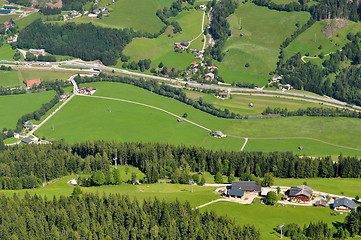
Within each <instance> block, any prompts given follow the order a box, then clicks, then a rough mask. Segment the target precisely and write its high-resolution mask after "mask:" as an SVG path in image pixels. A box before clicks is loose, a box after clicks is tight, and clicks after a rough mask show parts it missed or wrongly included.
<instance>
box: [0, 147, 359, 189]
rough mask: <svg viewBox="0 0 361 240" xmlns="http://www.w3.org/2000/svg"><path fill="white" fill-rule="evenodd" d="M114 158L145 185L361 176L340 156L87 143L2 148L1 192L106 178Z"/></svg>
mask: <svg viewBox="0 0 361 240" xmlns="http://www.w3.org/2000/svg"><path fill="white" fill-rule="evenodd" d="M113 158H117V159H118V160H117V161H118V165H124V164H128V165H131V166H134V167H137V168H139V170H140V171H142V172H143V173H144V174H145V175H146V178H147V179H148V182H149V183H153V182H157V181H158V179H160V178H168V179H171V180H172V181H173V182H174V183H188V181H189V180H191V179H193V180H197V179H196V177H195V176H192V175H190V173H191V172H201V171H202V172H204V171H207V172H210V173H211V174H213V175H217V174H218V175H227V176H233V177H239V178H241V179H246V180H257V177H259V178H261V177H265V176H266V175H267V174H268V173H272V175H273V176H275V177H281V178H313V177H321V178H329V177H343V178H359V177H360V172H361V162H360V159H359V158H357V157H344V156H342V155H340V156H339V159H338V161H337V162H334V161H332V159H331V157H320V158H309V157H299V156H297V155H294V154H292V153H291V152H287V153H280V152H274V153H261V152H234V151H232V152H226V151H213V150H210V149H205V148H202V147H198V146H184V145H179V146H175V145H169V144H162V143H126V142H123V143H120V142H119V143H118V142H111V141H87V142H82V143H75V144H68V143H65V142H54V143H53V144H49V145H24V146H8V147H6V146H4V144H0V178H1V179H2V181H0V183H1V184H2V185H0V189H22V188H26V187H27V185H26V184H24V183H23V182H24V181H23V179H21V178H22V177H30V178H32V179H34V180H36V182H37V183H38V184H39V183H42V182H46V181H49V180H53V179H55V178H59V177H62V176H66V175H69V174H72V173H74V174H78V173H86V174H92V173H93V172H96V171H100V172H102V173H103V174H104V173H107V172H108V171H109V169H110V166H111V165H112V163H113ZM104 176H105V174H104ZM113 178H114V175H113ZM4 179H5V180H7V183H6V184H4V183H3V182H4V181H3V180H4ZM197 181H201V179H198V180H197ZM10 182H11V183H10ZM33 187H36V186H33Z"/></svg>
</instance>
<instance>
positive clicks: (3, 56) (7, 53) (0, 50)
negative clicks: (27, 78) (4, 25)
mask: <svg viewBox="0 0 361 240" xmlns="http://www.w3.org/2000/svg"><path fill="white" fill-rule="evenodd" d="M15 52H16V51H15V50H13V49H12V48H11V46H10V44H7V43H6V42H5V41H4V44H3V45H2V46H1V47H0V60H10V61H14V59H13V57H14V54H15Z"/></svg>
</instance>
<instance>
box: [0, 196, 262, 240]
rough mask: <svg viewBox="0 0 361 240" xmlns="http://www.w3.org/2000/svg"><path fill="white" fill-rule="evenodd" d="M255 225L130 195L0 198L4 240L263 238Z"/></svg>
mask: <svg viewBox="0 0 361 240" xmlns="http://www.w3.org/2000/svg"><path fill="white" fill-rule="evenodd" d="M260 234H261V233H260V231H259V230H258V229H256V228H255V227H254V226H253V225H246V226H239V225H236V224H235V222H234V221H233V220H231V219H230V218H228V217H223V216H217V214H216V213H215V212H208V211H205V212H203V211H202V212H200V211H198V210H192V208H191V207H190V205H189V203H188V202H186V203H182V202H180V201H178V200H176V201H174V202H170V203H168V202H165V201H160V200H158V199H154V200H144V201H143V202H142V203H139V202H138V201H137V200H136V199H135V200H130V198H129V197H128V196H120V195H112V194H111V195H109V196H106V195H104V196H102V197H99V196H98V195H91V194H82V195H81V197H79V195H78V194H74V195H73V196H71V197H63V196H61V197H60V198H59V199H57V198H54V199H53V200H48V199H46V198H43V197H41V196H37V195H35V196H32V197H31V196H30V195H29V194H26V195H25V197H24V198H19V197H17V196H14V197H12V198H6V197H4V196H0V239H124V240H126V239H127V240H128V239H156V240H158V239H164V240H173V239H230V240H236V239H249V240H257V239H260Z"/></svg>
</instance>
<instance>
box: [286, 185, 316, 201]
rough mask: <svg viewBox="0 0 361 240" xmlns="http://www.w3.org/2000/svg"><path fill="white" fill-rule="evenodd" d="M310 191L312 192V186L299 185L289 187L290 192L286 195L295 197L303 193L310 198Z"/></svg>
mask: <svg viewBox="0 0 361 240" xmlns="http://www.w3.org/2000/svg"><path fill="white" fill-rule="evenodd" d="M312 193H313V190H312V188H310V187H308V186H306V185H301V186H298V187H291V189H290V193H289V194H288V195H289V196H290V197H297V196H299V195H304V196H306V197H308V198H310V197H312Z"/></svg>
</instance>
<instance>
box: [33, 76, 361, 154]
mask: <svg viewBox="0 0 361 240" xmlns="http://www.w3.org/2000/svg"><path fill="white" fill-rule="evenodd" d="M87 86H93V87H96V88H98V91H97V92H96V94H95V95H96V96H105V97H113V98H121V99H126V100H131V101H137V102H140V103H145V104H148V105H152V106H156V107H160V108H162V109H165V110H168V111H170V112H172V113H175V114H177V115H179V116H182V115H183V113H187V114H188V119H189V120H191V121H194V122H196V123H198V124H201V125H202V126H205V127H206V128H209V129H211V130H221V131H223V132H224V133H225V134H228V135H235V136H241V137H247V138H277V137H305V138H317V139H320V140H324V141H327V142H329V143H334V144H340V145H343V146H347V147H355V148H359V149H360V148H361V146H360V142H361V139H359V138H361V137H360V136H361V127H360V124H361V121H360V119H352V118H331V117H285V118H273V119H248V120H247V119H242V120H228V119H222V118H217V117H215V116H212V115H209V114H207V113H204V112H201V111H199V110H196V109H194V108H193V107H191V106H188V105H185V104H183V103H180V102H178V101H176V100H173V99H170V98H166V97H162V96H159V95H156V94H154V93H150V92H149V91H147V90H144V89H140V88H137V87H134V86H130V85H125V84H120V83H92V84H87ZM109 107H111V112H109ZM53 125H54V130H53V129H52V126H53ZM37 134H38V135H40V136H43V135H45V136H47V137H48V138H55V139H65V140H67V141H69V142H80V141H85V140H88V139H107V140H117V141H143V142H149V141H151V142H168V143H173V144H187V145H192V144H196V145H200V146H204V147H208V148H212V149H224V150H235V151H239V150H240V148H241V147H242V146H243V143H244V139H242V138H231V137H227V138H224V139H217V138H214V137H209V136H208V135H207V134H208V131H206V130H204V129H202V128H199V127H196V126H194V125H191V124H189V123H187V122H183V123H177V118H176V117H174V116H171V115H168V114H165V113H163V112H161V111H158V110H154V109H151V108H147V107H144V106H139V105H135V104H131V103H124V102H119V101H114V100H108V99H98V98H91V97H82V96H79V97H75V98H74V99H73V100H71V101H70V102H69V103H68V105H66V106H65V107H64V108H63V109H62V110H61V111H59V113H57V114H56V115H55V116H54V117H53V118H52V119H50V120H49V121H48V122H47V123H46V124H45V125H44V126H43V127H42V128H40V129H39V130H38V132H37ZM257 141H259V144H255V145H254V143H257ZM249 143H250V146H248V143H247V145H246V148H245V150H259V151H261V150H264V151H277V150H278V151H292V152H295V153H299V151H298V147H299V146H300V145H304V146H305V149H304V150H303V151H302V152H301V153H300V154H307V155H316V156H317V155H329V154H332V155H338V154H339V153H340V152H342V153H344V154H347V155H360V152H359V151H352V150H347V149H341V148H335V147H333V146H331V145H326V144H323V143H319V142H316V141H313V140H303V139H296V140H294V139H292V140H290V139H282V140H277V141H276V140H270V141H263V140H262V141H261V140H253V139H250V140H249Z"/></svg>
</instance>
